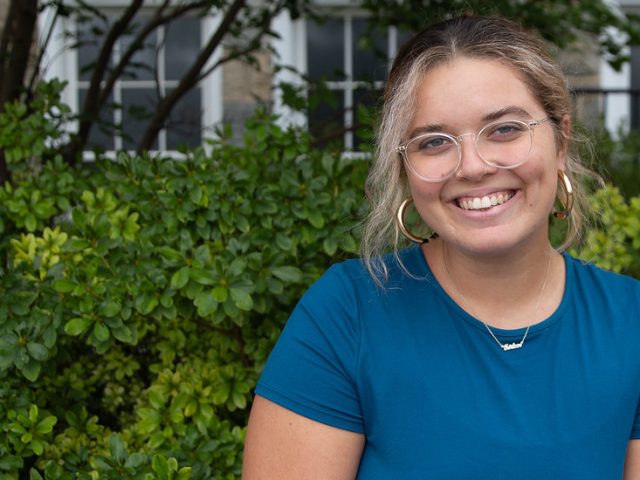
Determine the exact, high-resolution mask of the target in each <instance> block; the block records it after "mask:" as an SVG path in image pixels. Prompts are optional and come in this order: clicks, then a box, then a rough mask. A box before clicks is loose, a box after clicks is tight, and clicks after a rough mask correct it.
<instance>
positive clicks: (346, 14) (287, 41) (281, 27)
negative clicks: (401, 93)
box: [272, 0, 398, 156]
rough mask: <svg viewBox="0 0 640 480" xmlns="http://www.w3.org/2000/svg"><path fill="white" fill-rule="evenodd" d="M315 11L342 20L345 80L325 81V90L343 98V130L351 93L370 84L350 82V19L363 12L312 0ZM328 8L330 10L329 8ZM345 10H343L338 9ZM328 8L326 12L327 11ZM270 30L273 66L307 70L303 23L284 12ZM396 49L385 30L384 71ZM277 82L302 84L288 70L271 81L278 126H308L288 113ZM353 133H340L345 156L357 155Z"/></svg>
mask: <svg viewBox="0 0 640 480" xmlns="http://www.w3.org/2000/svg"><path fill="white" fill-rule="evenodd" d="M314 3H315V4H316V5H317V6H318V8H319V11H320V12H322V11H323V10H324V13H326V16H330V17H332V18H339V19H341V20H342V21H343V28H344V39H345V42H344V44H343V58H344V63H343V71H344V73H345V79H344V80H340V81H328V82H326V85H327V88H328V89H330V90H333V91H339V92H342V94H343V99H344V105H343V107H344V111H345V113H344V119H343V123H344V125H345V127H351V126H353V124H354V110H353V94H354V91H356V90H357V89H358V88H362V87H369V86H371V83H370V82H362V81H356V80H354V79H353V60H354V58H353V20H354V19H359V18H366V17H367V13H366V12H365V11H363V10H358V9H355V8H349V7H350V3H351V2H347V1H337V0H336V1H327V0H325V1H316V2H314ZM330 7H331V8H330ZM340 7H346V8H340ZM329 8H330V9H329ZM274 29H275V30H276V31H277V32H279V34H280V39H277V40H276V41H274V42H273V43H272V47H273V49H274V52H275V55H274V63H280V64H282V65H286V66H289V67H292V68H293V69H295V70H297V71H298V72H300V73H301V74H307V73H308V71H309V63H308V62H309V59H308V58H307V20H306V19H304V18H299V19H297V20H292V19H291V17H290V16H289V15H288V13H287V12H284V13H283V14H281V15H279V16H278V17H277V18H276V20H275V24H274ZM397 48H398V30H397V28H396V27H393V26H392V27H388V35H387V54H388V58H389V64H388V66H387V67H388V68H390V66H391V61H392V60H393V55H395V53H396V52H397ZM281 82H287V83H290V84H293V85H297V86H303V85H304V84H303V81H302V80H301V79H300V76H299V75H296V74H294V73H292V72H291V71H288V70H281V71H280V72H278V73H277V74H276V75H274V78H273V86H274V106H273V108H274V112H275V113H276V115H278V116H279V121H280V123H281V124H282V125H296V126H301V127H307V126H308V118H306V116H305V115H304V113H302V112H292V111H291V110H290V109H289V108H288V107H286V106H285V105H283V103H282V98H281V97H282V95H281V93H280V91H279V90H278V89H277V88H276V87H277V86H278V85H279V84H280V83H281ZM373 87H374V88H375V89H376V90H382V89H383V88H384V81H380V80H378V81H374V82H373ZM354 135H355V133H354V132H353V131H346V132H345V134H344V150H345V152H346V154H347V155H349V156H353V155H355V156H357V155H358V153H359V152H356V151H354V150H353V148H354V138H355V136H354Z"/></svg>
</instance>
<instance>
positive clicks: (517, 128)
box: [482, 121, 529, 142]
mask: <svg viewBox="0 0 640 480" xmlns="http://www.w3.org/2000/svg"><path fill="white" fill-rule="evenodd" d="M528 130H529V128H528V126H527V124H526V123H524V122H518V121H510V122H500V123H496V124H493V125H489V126H487V127H485V129H484V130H483V131H482V137H484V138H485V139H487V140H491V141H492V142H510V141H512V140H516V139H518V138H520V137H521V136H522V135H523V134H525V133H526V132H527V131H528Z"/></svg>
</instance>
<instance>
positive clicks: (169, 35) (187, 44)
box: [165, 17, 200, 80]
mask: <svg viewBox="0 0 640 480" xmlns="http://www.w3.org/2000/svg"><path fill="white" fill-rule="evenodd" d="M199 51H200V20H199V19H198V18H195V17H185V18H180V19H177V20H176V21H174V22H172V23H171V24H170V25H169V26H168V27H167V29H166V31H165V78H166V79H167V80H179V79H180V78H181V77H182V75H184V73H185V72H186V71H187V70H188V69H189V67H190V66H191V64H192V63H193V61H194V60H195V58H196V56H197V55H198V52H199Z"/></svg>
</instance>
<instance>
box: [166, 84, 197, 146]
mask: <svg viewBox="0 0 640 480" xmlns="http://www.w3.org/2000/svg"><path fill="white" fill-rule="evenodd" d="M200 97H201V95H200V89H199V88H194V89H193V90H191V91H190V92H189V93H187V94H186V95H185V96H184V97H182V99H181V100H180V101H179V102H178V104H177V105H176V106H175V108H174V109H173V111H172V112H171V115H170V116H169V122H168V124H167V148H168V149H169V150H176V149H177V148H178V147H180V146H187V147H197V146H199V145H200V144H201V143H202V141H201V139H202V133H201V130H202V126H201V121H200V119H201V117H202V111H201V107H200V106H201V104H202V103H201V100H200Z"/></svg>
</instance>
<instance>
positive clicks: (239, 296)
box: [229, 287, 253, 311]
mask: <svg viewBox="0 0 640 480" xmlns="http://www.w3.org/2000/svg"><path fill="white" fill-rule="evenodd" d="M229 292H230V293H231V299H232V300H233V303H235V304H236V307H238V308H239V309H240V310H246V311H249V310H251V309H252V308H253V298H251V295H250V294H249V293H247V292H246V291H244V290H243V289H241V288H234V287H231V288H230V289H229Z"/></svg>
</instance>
